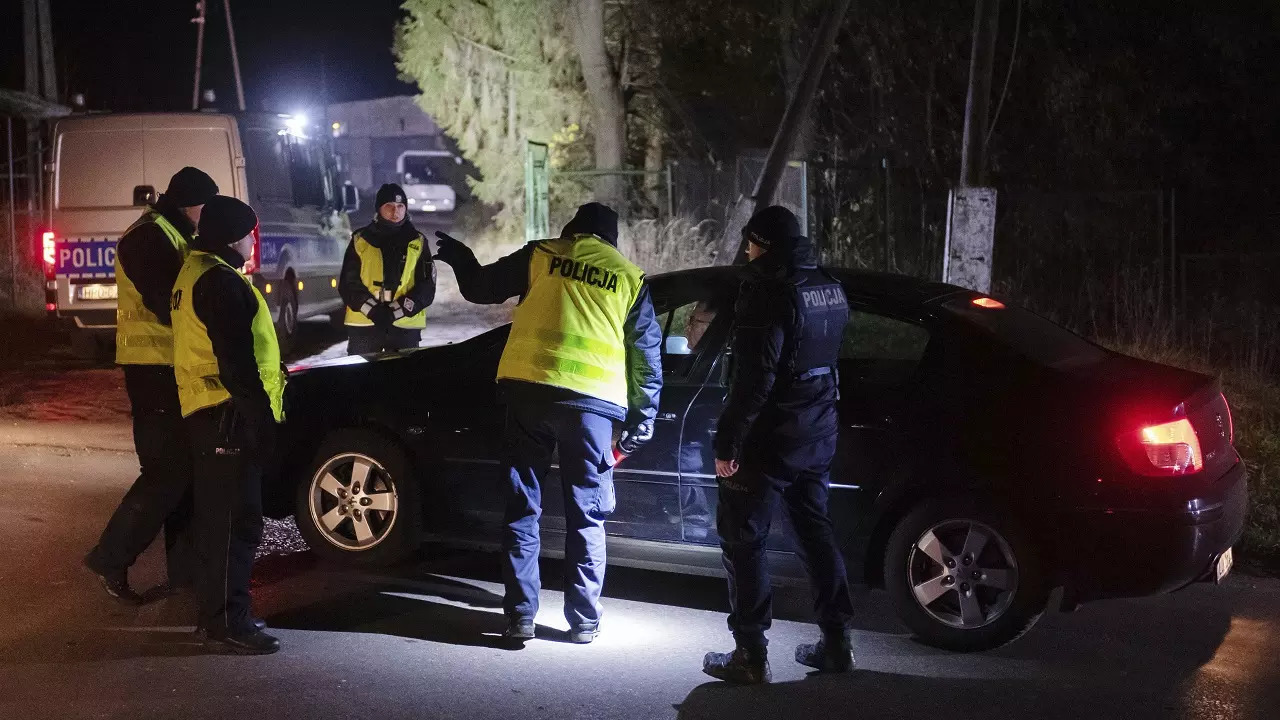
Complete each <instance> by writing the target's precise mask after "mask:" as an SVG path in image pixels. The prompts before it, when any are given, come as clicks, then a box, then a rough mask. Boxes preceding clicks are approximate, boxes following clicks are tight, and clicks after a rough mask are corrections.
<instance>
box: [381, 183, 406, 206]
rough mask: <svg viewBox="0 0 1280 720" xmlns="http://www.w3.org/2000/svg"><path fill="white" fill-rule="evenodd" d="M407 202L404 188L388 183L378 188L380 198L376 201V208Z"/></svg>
mask: <svg viewBox="0 0 1280 720" xmlns="http://www.w3.org/2000/svg"><path fill="white" fill-rule="evenodd" d="M403 202H405V194H404V188H402V187H400V186H399V185H397V184H395V183H387V184H386V185H383V186H382V187H380V188H378V197H377V198H376V199H375V201H374V203H373V205H374V208H375V209H376V208H380V207H382V206H383V205H386V204H387V203H403Z"/></svg>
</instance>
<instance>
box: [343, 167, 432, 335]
mask: <svg viewBox="0 0 1280 720" xmlns="http://www.w3.org/2000/svg"><path fill="white" fill-rule="evenodd" d="M376 201H377V204H378V215H377V216H376V217H375V218H374V220H373V222H372V223H371V224H369V225H367V226H365V227H363V228H360V229H359V230H357V231H355V232H354V233H352V235H351V244H350V245H349V246H348V247H347V254H346V256H345V257H344V258H343V260H342V280H341V282H340V284H339V286H338V292H339V293H340V294H341V295H342V300H343V302H344V303H346V306H347V315H346V325H347V333H348V340H347V352H348V353H349V354H352V355H360V354H364V353H372V352H382V351H390V350H401V349H404V348H414V347H418V343H419V342H420V341H421V340H422V329H423V328H425V327H426V326H427V323H426V313H425V312H424V311H425V310H426V309H427V306H428V305H430V304H431V301H432V300H434V299H435V296H436V266H435V263H434V262H432V261H431V252H430V249H429V248H428V247H427V241H426V239H425V238H424V237H422V233H420V232H418V230H417V228H415V227H414V226H413V223H412V222H410V221H409V219H408V214H407V213H408V206H407V205H405V194H404V189H403V188H401V187H400V186H399V185H395V184H387V185H383V186H382V187H381V188H379V189H378V195H377V199H376Z"/></svg>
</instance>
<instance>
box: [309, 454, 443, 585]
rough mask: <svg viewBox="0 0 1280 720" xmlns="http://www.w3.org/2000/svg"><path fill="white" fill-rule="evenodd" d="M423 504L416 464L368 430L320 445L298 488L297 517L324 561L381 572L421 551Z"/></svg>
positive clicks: (315, 550) (314, 548) (310, 542)
mask: <svg viewBox="0 0 1280 720" xmlns="http://www.w3.org/2000/svg"><path fill="white" fill-rule="evenodd" d="M361 468H363V469H361ZM420 498H421V494H420V488H419V485H418V482H417V479H416V478H415V477H414V474H413V463H412V462H411V461H410V458H409V454H408V453H407V452H406V451H405V449H404V448H403V447H402V446H401V445H400V444H399V443H397V442H395V441H394V440H392V439H390V438H387V437H385V436H383V435H380V434H378V433H377V432H374V431H371V430H364V429H347V430H338V431H335V432H333V433H332V434H330V435H329V436H328V437H327V438H325V440H324V442H322V443H321V445H320V448H319V450H317V451H316V455H315V460H314V461H313V462H312V463H311V465H310V467H309V469H308V471H307V472H306V473H305V474H304V475H303V477H302V479H301V480H300V482H299V483H298V487H297V489H296V493H295V497H294V517H295V519H296V520H297V523H298V530H299V531H300V532H301V533H302V537H303V539H304V540H306V541H307V545H308V546H310V547H311V549H312V550H313V551H314V552H315V553H316V554H317V555H319V556H320V557H321V558H323V559H325V560H328V561H331V562H335V563H339V564H343V565H352V566H360V567H384V566H388V565H394V564H396V563H399V562H402V561H404V560H406V559H408V558H410V557H412V556H413V555H414V554H415V553H416V552H417V551H418V547H419V545H420V544H421V539H422V502H421V500H420ZM340 506H341V507H340ZM358 523H359V524H362V525H363V526H364V528H363V530H361V529H360V528H359V527H358Z"/></svg>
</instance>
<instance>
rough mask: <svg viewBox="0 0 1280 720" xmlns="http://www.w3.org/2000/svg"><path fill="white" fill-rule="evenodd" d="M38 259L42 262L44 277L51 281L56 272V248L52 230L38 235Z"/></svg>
mask: <svg viewBox="0 0 1280 720" xmlns="http://www.w3.org/2000/svg"><path fill="white" fill-rule="evenodd" d="M40 257H41V258H42V259H43V260H44V277H45V279H46V280H52V279H53V278H54V276H55V275H56V274H57V272H58V247H57V242H56V240H55V238H54V234H53V231H52V230H45V231H44V233H42V234H41V235H40Z"/></svg>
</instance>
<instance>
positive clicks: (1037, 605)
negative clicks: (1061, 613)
mask: <svg viewBox="0 0 1280 720" xmlns="http://www.w3.org/2000/svg"><path fill="white" fill-rule="evenodd" d="M974 549H977V552H976V553H974V552H970V551H972V550H974ZM884 567H885V571H884V580H885V589H886V590H887V591H888V593H889V597H890V601H891V603H892V605H893V607H894V610H895V611H896V612H897V614H898V617H899V618H901V619H902V621H903V622H904V623H905V624H906V625H907V627H908V628H910V629H911V631H912V632H913V633H914V634H915V636H916V637H917V638H918V639H919V640H920V641H922V642H924V643H925V644H926V645H931V646H933V647H937V648H942V649H945V650H953V651H957V652H976V651H982V650H991V649H993V648H998V647H1001V646H1003V645H1007V644H1009V643H1011V642H1013V641H1014V640H1017V639H1018V638H1019V637H1021V636H1022V635H1023V634H1024V633H1026V632H1027V631H1028V630H1030V629H1031V626H1032V625H1034V624H1035V623H1036V621H1037V620H1039V619H1040V616H1041V615H1042V614H1043V613H1044V609H1045V605H1046V604H1047V602H1048V590H1049V589H1048V587H1047V584H1046V582H1045V579H1044V571H1043V566H1042V562H1041V559H1040V557H1039V553H1038V552H1037V548H1036V546H1035V544H1034V543H1033V542H1031V540H1030V537H1029V535H1028V534H1027V533H1026V532H1025V531H1024V530H1023V528H1022V527H1021V526H1020V525H1019V524H1018V523H1017V522H1016V521H1015V520H1013V519H1012V514H1011V513H1008V512H1000V511H999V510H998V505H997V504H996V503H994V502H991V501H988V500H986V499H983V498H978V497H961V498H933V499H929V500H926V501H924V502H923V503H921V504H919V505H917V506H916V507H915V508H914V509H912V510H911V511H910V512H909V513H908V514H907V515H906V516H905V517H903V518H902V520H901V521H899V522H898V524H897V526H896V527H895V528H894V530H893V533H892V534H891V535H890V536H889V542H888V545H887V547H886V549H885V563H884Z"/></svg>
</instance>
